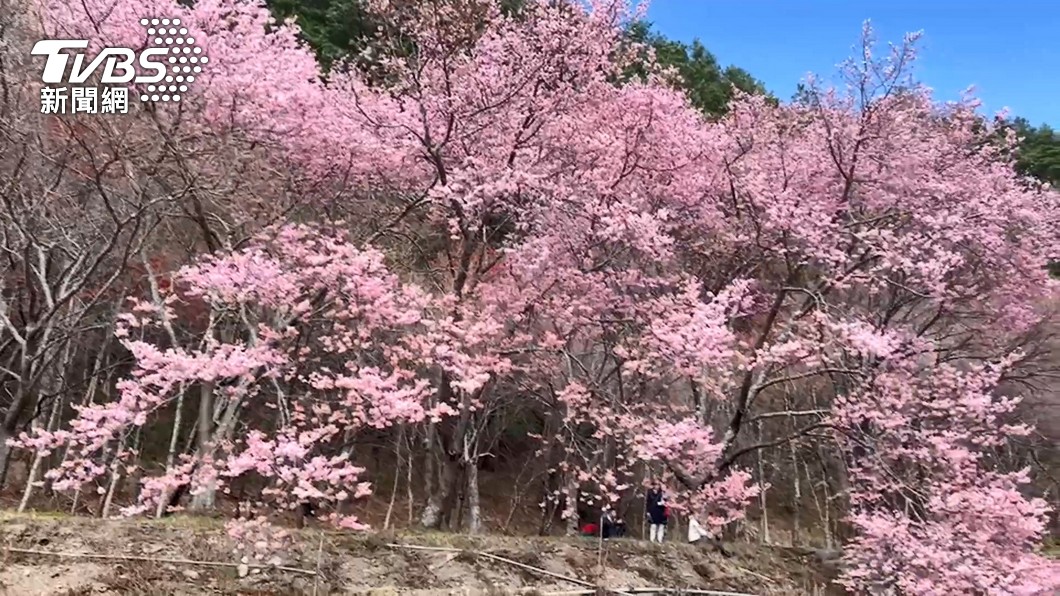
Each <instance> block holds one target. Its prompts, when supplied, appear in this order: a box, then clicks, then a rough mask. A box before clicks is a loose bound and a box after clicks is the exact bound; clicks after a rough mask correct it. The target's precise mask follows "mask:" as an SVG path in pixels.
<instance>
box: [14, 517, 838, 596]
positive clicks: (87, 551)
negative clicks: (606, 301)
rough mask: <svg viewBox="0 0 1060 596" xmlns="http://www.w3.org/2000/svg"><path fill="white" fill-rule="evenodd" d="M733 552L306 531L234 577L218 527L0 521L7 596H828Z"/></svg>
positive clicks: (802, 568)
mask: <svg viewBox="0 0 1060 596" xmlns="http://www.w3.org/2000/svg"><path fill="white" fill-rule="evenodd" d="M394 545H408V546H416V547H419V548H402V547H397V546H394ZM601 546H602V548H601ZM424 547H426V548H424ZM730 548H731V549H732V550H733V551H734V553H733V556H732V557H730V558H727V557H723V556H722V555H720V554H718V553H716V552H712V551H711V550H709V549H708V548H706V547H704V548H698V547H695V546H693V545H687V544H677V543H671V544H666V545H662V546H658V545H652V544H650V543H647V542H644V541H639V540H629V539H620V540H609V541H606V542H603V543H601V542H599V541H597V540H593V539H589V538H577V539H563V538H530V537H526V538H516V537H504V536H483V537H474V538H472V537H468V536H462V535H456V534H441V533H430V534H413V533H405V534H401V535H397V534H385V533H376V534H372V533H362V534H354V533H337V532H333V531H326V530H324V529H322V528H308V529H305V530H301V531H298V533H297V540H296V544H295V546H294V548H293V549H292V551H291V552H290V553H288V556H287V557H286V559H285V561H284V564H285V565H286V566H289V567H290V568H292V569H291V570H279V569H261V570H253V569H252V570H250V572H249V573H246V571H247V570H246V569H239V568H238V567H237V566H236V564H237V563H238V561H236V560H235V555H234V554H233V551H232V545H231V543H230V542H229V540H228V538H227V537H226V536H225V535H224V532H223V530H222V528H221V522H220V521H218V520H212V519H206V518H194V517H176V518H170V519H166V520H159V521H154V520H117V521H100V520H95V519H88V518H77V517H59V516H53V515H14V514H5V513H0V594H5V595H6V594H10V595H12V596H36V595H40V596H44V595H47V596H52V595H62V596H75V595H78V596H80V595H88V594H93V595H117V594H179V595H192V594H246V595H251V594H253V595H261V596H264V595H273V594H275V595H279V594H284V595H287V594H314V595H323V594H380V595H382V594H468V595H471V594H490V595H494V594H516V593H523V594H535V593H536V594H549V593H557V592H568V593H569V592H570V591H572V590H588V589H593V588H594V587H602V588H606V589H611V590H614V589H619V590H621V589H631V588H649V587H665V588H669V589H688V588H698V589H711V590H718V591H726V592H737V593H745V594H755V595H762V596H765V595H774V594H777V595H779V594H784V595H795V594H824V593H826V592H825V591H824V585H825V584H826V583H827V578H826V577H825V576H823V575H822V574H821V573H820V572H819V571H818V570H816V569H814V565H813V561H812V558H811V557H810V556H808V555H806V554H802V553H799V552H797V551H795V550H792V549H782V548H769V547H759V546H751V545H743V544H734V545H731V546H730ZM434 549H437V550H434ZM26 551H33V552H26ZM55 553H65V554H70V555H72V554H77V555H93V556H95V557H98V558H88V557H81V556H77V557H75V556H57V555H56V554H55ZM496 557H500V558H501V559H507V560H506V561H505V560H501V559H498V558H496ZM196 562H215V563H221V564H223V565H207V564H198V563H196ZM520 565H522V566H520ZM297 569H302V570H305V571H306V573H300V572H298V571H297ZM549 574H553V575H549ZM241 576H242V577H241ZM556 576H565V577H568V578H571V579H576V580H580V581H581V582H583V584H582V585H579V584H577V583H575V582H572V581H567V580H565V579H560V578H558V577H556Z"/></svg>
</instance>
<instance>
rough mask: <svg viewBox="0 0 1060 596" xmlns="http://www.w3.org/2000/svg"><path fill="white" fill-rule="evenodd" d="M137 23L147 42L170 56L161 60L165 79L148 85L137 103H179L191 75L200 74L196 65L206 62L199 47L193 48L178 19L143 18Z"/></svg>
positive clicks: (200, 70)
mask: <svg viewBox="0 0 1060 596" xmlns="http://www.w3.org/2000/svg"><path fill="white" fill-rule="evenodd" d="M140 24H141V25H143V26H144V27H146V28H147V38H148V41H149V42H154V44H153V46H154V47H156V48H165V49H166V50H167V53H168V54H169V56H168V57H167V58H166V60H165V61H164V64H165V70H166V72H165V73H164V74H165V77H164V78H163V80H162V81H159V82H158V83H157V84H155V85H148V86H147V87H146V90H145V91H144V92H142V93H141V94H140V101H145V102H149V101H151V102H154V101H163V102H170V101H173V102H179V101H180V99H181V95H183V94H184V93H186V92H187V91H188V85H187V84H188V83H193V82H194V81H195V77H194V76H192V74H191V73H193V72H194V73H196V74H198V73H200V72H202V68H201V67H200V66H199V65H200V64H206V63H207V62H208V59H207V57H206V56H204V55H203V52H202V48H200V47H199V46H197V45H195V38H194V37H191V36H190V35H189V31H188V29H187V28H186V27H181V26H180V19H173V18H167V19H162V18H157V19H154V18H144V19H140ZM178 93H179V95H178Z"/></svg>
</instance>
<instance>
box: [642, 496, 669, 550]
mask: <svg viewBox="0 0 1060 596" xmlns="http://www.w3.org/2000/svg"><path fill="white" fill-rule="evenodd" d="M645 501H646V503H645V510H646V511H645V512H646V513H647V514H648V523H649V524H651V541H652V542H662V541H663V537H664V536H665V535H666V517H667V515H666V514H667V513H668V512H667V510H666V499H665V497H664V496H663V492H662V487H661V486H660V485H659V482H658V481H655V482H653V483H652V485H651V490H649V491H648V496H647V498H646V499H645Z"/></svg>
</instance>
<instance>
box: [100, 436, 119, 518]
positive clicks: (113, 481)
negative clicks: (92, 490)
mask: <svg viewBox="0 0 1060 596" xmlns="http://www.w3.org/2000/svg"><path fill="white" fill-rule="evenodd" d="M124 453H125V437H122V439H121V442H120V443H119V444H118V448H117V450H115V452H114V459H113V461H112V462H111V469H110V484H109V486H107V496H106V497H105V498H104V500H103V510H102V511H101V512H100V514H99V516H100V517H101V518H103V519H107V518H109V517H110V507H111V504H112V503H113V502H114V492H115V490H116V489H117V486H118V479H119V478H120V477H121V456H122V455H123V454H124Z"/></svg>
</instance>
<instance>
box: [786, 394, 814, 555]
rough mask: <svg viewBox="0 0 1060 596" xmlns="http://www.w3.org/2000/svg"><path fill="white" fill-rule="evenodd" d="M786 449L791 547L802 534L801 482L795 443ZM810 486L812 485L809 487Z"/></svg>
mask: <svg viewBox="0 0 1060 596" xmlns="http://www.w3.org/2000/svg"><path fill="white" fill-rule="evenodd" d="M789 410H790V408H789ZM794 428H795V421H794V420H792V429H794ZM788 448H789V449H790V450H791V470H792V489H793V490H792V504H793V505H794V507H793V510H792V512H791V523H792V530H791V546H795V544H796V543H797V542H798V541H799V535H800V533H801V532H802V528H801V521H802V520H801V514H802V482H801V481H800V480H799V478H800V474H799V457H798V452H797V450H796V449H795V441H790V442H788ZM811 486H812V485H811Z"/></svg>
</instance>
